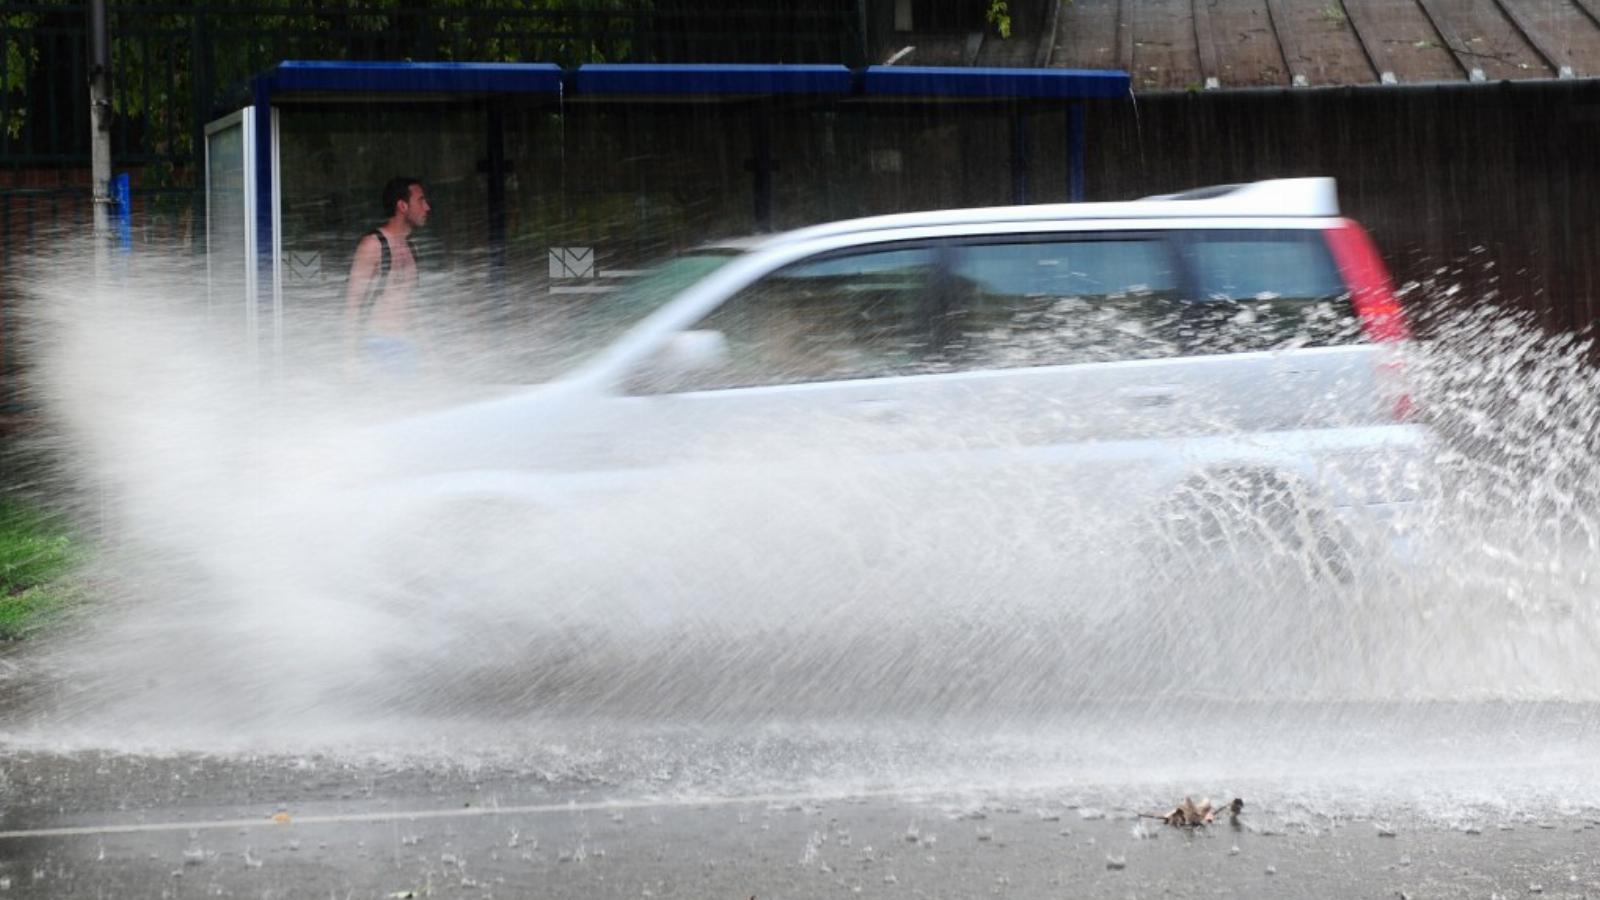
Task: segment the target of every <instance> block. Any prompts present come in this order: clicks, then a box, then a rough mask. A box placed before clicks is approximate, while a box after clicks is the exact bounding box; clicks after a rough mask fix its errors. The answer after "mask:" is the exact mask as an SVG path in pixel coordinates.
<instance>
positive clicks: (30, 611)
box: [0, 498, 79, 638]
mask: <svg viewBox="0 0 1600 900" xmlns="http://www.w3.org/2000/svg"><path fill="white" fill-rule="evenodd" d="M77 561H78V550H77V547H76V545H75V544H74V542H73V540H72V537H71V533H70V531H69V530H68V528H67V526H66V524H65V523H64V522H63V521H62V520H61V519H60V518H59V517H57V516H53V515H50V514H48V513H45V512H43V511H41V510H40V509H38V508H37V507H34V506H31V505H29V504H26V503H22V502H19V501H16V500H13V499H9V498H0V638H16V637H20V636H23V635H25V634H26V633H27V632H29V631H30V630H32V629H33V628H35V627H37V626H38V625H39V624H40V623H42V622H43V621H44V620H45V619H46V618H48V616H49V615H50V614H51V613H54V612H57V611H59V610H60V609H62V608H63V607H64V606H66V605H67V604H68V603H69V602H70V600H71V598H72V597H73V596H74V595H75V594H76V593H77V591H78V590H79V589H78V588H77V587H76V586H74V585H73V584H71V583H70V582H69V580H68V579H67V577H66V576H67V575H68V573H70V572H71V570H72V569H73V567H74V565H75V564H76V563H77Z"/></svg>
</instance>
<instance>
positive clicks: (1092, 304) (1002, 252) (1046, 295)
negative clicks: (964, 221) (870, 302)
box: [947, 234, 1181, 368]
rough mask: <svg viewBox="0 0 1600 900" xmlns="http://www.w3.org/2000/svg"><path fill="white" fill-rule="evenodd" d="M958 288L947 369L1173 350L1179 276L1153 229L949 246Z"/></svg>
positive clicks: (1102, 359) (1101, 359)
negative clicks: (960, 292)
mask: <svg viewBox="0 0 1600 900" xmlns="http://www.w3.org/2000/svg"><path fill="white" fill-rule="evenodd" d="M953 273H954V276H955V277H954V279H953V280H954V281H955V282H956V283H957V284H958V285H960V286H961V289H962V290H963V291H964V292H965V294H966V295H967V296H966V300H965V302H964V303H962V304H960V307H961V313H960V315H959V318H958V326H957V328H956V331H957V333H958V335H957V337H956V338H955V339H954V340H952V341H951V342H950V343H949V345H948V347H947V354H948V357H949V363H950V365H951V366H952V367H955V368H1005V367H1022V366H1050V365H1068V364H1072V363H1084V362H1106V361H1112V360H1119V359H1146V358H1153V357H1162V356H1172V355H1175V354H1177V353H1178V352H1180V349H1179V347H1178V346H1177V345H1176V344H1175V343H1174V342H1173V340H1172V334H1171V326H1172V324H1173V322H1174V321H1175V320H1176V318H1177V310H1178V302H1179V294H1180V290H1179V286H1180V284H1181V279H1180V277H1179V273H1178V266H1177V264H1176V260H1175V259H1174V257H1173V253H1172V248H1171V247H1170V245H1169V244H1168V243H1167V241H1166V240H1165V239H1164V238H1163V237H1162V236H1161V235H1159V234H1129V235H1084V236H1081V237H1077V236H1075V237H1073V238H1071V239H1068V240H1054V239H1052V240H1029V241H1020V242H1016V243H982V244H969V245H965V246H961V247H958V248H955V259H954V264H953Z"/></svg>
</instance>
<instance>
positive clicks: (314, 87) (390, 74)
mask: <svg viewBox="0 0 1600 900" xmlns="http://www.w3.org/2000/svg"><path fill="white" fill-rule="evenodd" d="M561 75H562V72H561V67H560V66H558V65H556V64H555V63H429V62H320V61H319V62H307V61H285V62H281V63H278V64H277V65H276V66H273V67H272V68H271V69H268V70H267V71H266V72H263V73H262V74H261V75H259V76H257V79H256V81H257V87H256V90H257V92H258V93H259V92H260V89H261V88H265V89H266V92H267V93H269V94H273V95H278V94H285V93H301V92H314V93H327V94H345V93H349V94H360V93H368V92H371V93H441V94H530V93H531V94H540V93H544V94H559V93H561Z"/></svg>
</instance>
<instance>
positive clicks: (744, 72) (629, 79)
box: [571, 63, 855, 95]
mask: <svg viewBox="0 0 1600 900" xmlns="http://www.w3.org/2000/svg"><path fill="white" fill-rule="evenodd" d="M854 79H855V76H854V74H853V73H851V71H850V70H849V69H848V68H846V67H844V66H826V65H824V66H812V65H806V66H799V65H795V66H785V65H771V66H754V65H631V64H626V63H623V64H610V63H601V64H590V65H584V66H579V67H578V70H577V71H576V72H574V73H573V74H572V79H571V84H572V88H573V93H574V94H579V95H594V94H652V95H666V94H686V95H708V94H848V93H850V91H851V88H852V87H853V85H854Z"/></svg>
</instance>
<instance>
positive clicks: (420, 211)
mask: <svg viewBox="0 0 1600 900" xmlns="http://www.w3.org/2000/svg"><path fill="white" fill-rule="evenodd" d="M431 208H432V207H430V206H429V205H428V197H427V195H426V194H425V193H424V192H423V190H422V182H421V181H419V180H418V179H415V178H391V179H389V183H388V184H385V185H384V186H383V214H384V215H385V216H386V217H388V218H391V219H392V218H395V217H399V218H400V219H401V220H403V221H404V222H405V223H406V224H407V225H408V226H410V227H412V228H421V227H422V226H423V225H424V224H426V223H427V221H428V210H429V209H431Z"/></svg>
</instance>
